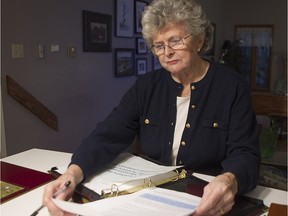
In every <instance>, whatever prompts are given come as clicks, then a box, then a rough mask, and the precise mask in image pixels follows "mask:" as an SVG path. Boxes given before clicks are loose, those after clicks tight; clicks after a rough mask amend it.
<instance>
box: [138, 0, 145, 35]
mask: <svg viewBox="0 0 288 216" xmlns="http://www.w3.org/2000/svg"><path fill="white" fill-rule="evenodd" d="M146 5H147V3H146V2H144V1H135V32H136V33H141V32H142V25H141V19H142V13H143V11H144V9H145V6H146Z"/></svg>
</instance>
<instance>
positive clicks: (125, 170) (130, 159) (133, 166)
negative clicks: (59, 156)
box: [58, 153, 181, 194]
mask: <svg viewBox="0 0 288 216" xmlns="http://www.w3.org/2000/svg"><path fill="white" fill-rule="evenodd" d="M179 167H181V166H161V165H158V164H156V163H153V162H150V161H148V160H146V159H143V158H141V157H138V156H134V155H132V154H131V153H123V154H121V155H119V157H117V158H116V159H115V160H114V161H112V162H111V163H109V164H108V165H106V166H105V167H104V169H103V172H100V173H98V174H96V175H93V176H92V177H91V178H90V179H87V180H86V181H85V182H84V183H83V185H84V186H86V187H87V188H89V189H91V190H93V191H95V192H96V193H98V194H101V192H102V190H105V191H107V190H109V191H111V187H112V185H113V184H114V185H115V187H117V188H118V190H120V191H122V190H126V189H128V188H130V187H131V186H132V185H134V186H135V184H139V183H140V184H142V183H143V181H144V180H145V179H147V178H150V177H152V176H157V175H159V174H163V173H168V172H171V171H173V170H175V169H176V168H179ZM65 170H66V167H58V172H60V173H64V172H65ZM169 176H171V175H169ZM137 179H138V180H139V179H140V181H141V182H133V183H131V182H130V183H128V182H129V181H132V180H137ZM124 183H125V185H124Z"/></svg>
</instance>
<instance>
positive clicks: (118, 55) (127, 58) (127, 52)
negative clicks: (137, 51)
mask: <svg viewBox="0 0 288 216" xmlns="http://www.w3.org/2000/svg"><path fill="white" fill-rule="evenodd" d="M133 74H134V49H119V48H117V49H115V76H116V77H123V76H131V75H133Z"/></svg>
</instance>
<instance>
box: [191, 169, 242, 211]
mask: <svg viewBox="0 0 288 216" xmlns="http://www.w3.org/2000/svg"><path fill="white" fill-rule="evenodd" d="M237 190H238V185H237V180H236V178H235V176H234V174H232V173H230V172H227V173H224V174H221V175H219V176H217V177H216V178H215V179H213V180H212V181H211V182H210V183H209V184H208V185H206V187H205V188H204V193H203V196H202V199H201V202H200V204H199V206H198V207H197V209H196V210H195V212H194V213H193V214H192V216H204V215H205V216H218V215H219V216H220V215H224V214H225V213H227V212H228V211H230V210H231V209H232V206H233V205H234V197H235V194H236V193H237Z"/></svg>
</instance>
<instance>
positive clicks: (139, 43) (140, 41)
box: [136, 37, 147, 54]
mask: <svg viewBox="0 0 288 216" xmlns="http://www.w3.org/2000/svg"><path fill="white" fill-rule="evenodd" d="M136 53H137V54H146V53H147V45H146V41H145V40H144V38H141V37H137V38H136Z"/></svg>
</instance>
